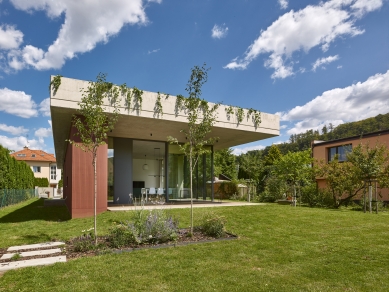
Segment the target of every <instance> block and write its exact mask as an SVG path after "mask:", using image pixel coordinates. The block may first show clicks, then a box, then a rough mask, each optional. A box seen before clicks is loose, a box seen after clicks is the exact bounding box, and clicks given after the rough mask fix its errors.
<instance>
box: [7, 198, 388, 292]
mask: <svg viewBox="0 0 389 292" xmlns="http://www.w3.org/2000/svg"><path fill="white" fill-rule="evenodd" d="M42 205H43V203H42V201H41V200H30V201H28V202H25V203H22V204H18V205H17V206H11V207H7V208H5V209H1V210H0V248H4V247H8V246H11V245H16V244H27V243H37V242H42V241H47V240H51V239H54V238H55V239H62V240H67V239H69V238H71V237H74V236H78V235H80V234H81V230H83V229H87V228H90V227H92V226H93V218H87V219H72V220H69V218H68V217H67V216H68V215H67V212H66V209H63V208H61V207H50V208H43V207H42ZM207 210H208V209H206V208H204V209H202V208H200V209H195V216H197V217H199V215H200V213H203V212H207ZM213 211H214V212H215V213H216V214H218V215H220V216H225V218H226V219H227V224H226V226H227V230H228V231H230V232H233V233H236V234H238V235H239V236H240V238H239V239H238V240H233V241H221V242H213V243H205V244H197V245H189V246H180V247H175V248H167V249H157V250H153V249H148V250H140V251H135V252H131V253H123V254H106V255H101V256H96V257H90V258H82V259H78V260H73V261H69V262H67V263H58V264H55V265H53V266H48V267H38V268H37V267H34V268H25V269H20V270H13V271H9V272H7V273H5V274H4V275H3V276H2V277H1V278H0V291H53V290H54V291H91V290H93V291H389V281H388V280H387V277H386V276H387V269H388V264H389V234H388V223H389V214H388V213H386V212H384V213H380V214H378V215H376V214H363V213H362V212H357V211H352V210H346V209H341V210H326V209H310V208H303V207H301V208H299V207H298V208H292V207H290V206H281V205H273V204H269V205H266V206H244V207H226V208H214V209H213ZM171 213H173V214H174V215H175V216H177V217H178V218H179V219H180V223H181V224H180V225H181V227H187V226H188V224H189V209H173V210H171ZM35 217H36V219H35ZM129 217H130V213H129V212H105V213H103V214H101V215H99V216H98V225H97V226H98V232H99V234H104V233H106V232H107V231H108V228H109V227H110V226H111V225H112V224H113V222H119V221H122V220H126V219H129Z"/></svg>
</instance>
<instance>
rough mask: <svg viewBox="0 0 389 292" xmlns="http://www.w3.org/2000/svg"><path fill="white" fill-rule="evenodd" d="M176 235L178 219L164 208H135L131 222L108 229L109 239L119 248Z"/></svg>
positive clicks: (171, 239) (164, 240) (162, 239)
mask: <svg viewBox="0 0 389 292" xmlns="http://www.w3.org/2000/svg"><path fill="white" fill-rule="evenodd" d="M177 237H178V221H177V220H175V219H174V218H173V217H172V216H171V215H169V214H167V212H166V211H165V210H157V209H155V210H150V211H148V210H143V209H141V210H137V211H135V214H134V216H133V220H132V222H126V223H120V224H118V225H116V226H114V227H113V228H111V229H110V234H109V241H110V244H111V245H112V246H113V247H116V248H120V247H122V246H126V245H131V244H144V243H164V242H168V241H174V240H176V239H177Z"/></svg>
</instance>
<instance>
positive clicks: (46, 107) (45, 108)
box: [39, 97, 51, 117]
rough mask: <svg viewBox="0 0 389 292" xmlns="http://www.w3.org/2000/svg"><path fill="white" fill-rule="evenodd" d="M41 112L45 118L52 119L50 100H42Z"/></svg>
mask: <svg viewBox="0 0 389 292" xmlns="http://www.w3.org/2000/svg"><path fill="white" fill-rule="evenodd" d="M39 111H40V112H41V114H42V115H43V116H45V117H50V116H51V112H50V98H49V97H48V98H45V99H44V100H42V102H41V103H40V104H39Z"/></svg>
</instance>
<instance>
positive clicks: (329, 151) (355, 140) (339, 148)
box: [312, 130, 389, 201]
mask: <svg viewBox="0 0 389 292" xmlns="http://www.w3.org/2000/svg"><path fill="white" fill-rule="evenodd" d="M359 144H362V145H366V144H368V145H369V146H370V147H374V146H376V145H385V146H386V147H387V148H388V149H389V130H384V131H378V132H373V133H367V134H363V135H360V136H353V137H348V138H343V139H337V140H331V141H313V142H312V157H313V158H315V159H316V160H318V161H320V160H322V161H326V162H330V161H331V160H333V159H334V158H335V155H338V160H339V161H347V155H346V154H347V153H348V152H349V151H351V150H352V149H353V148H354V147H356V146H358V145H359ZM316 182H317V186H318V187H319V188H325V187H326V180H325V179H324V178H320V177H318V178H316ZM380 191H381V196H382V198H381V200H383V201H389V190H388V189H382V190H380Z"/></svg>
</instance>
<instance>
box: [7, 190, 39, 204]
mask: <svg viewBox="0 0 389 292" xmlns="http://www.w3.org/2000/svg"><path fill="white" fill-rule="evenodd" d="M37 196H38V194H37V192H36V191H35V189H28V190H0V208H3V207H6V206H9V205H14V204H17V203H20V202H23V201H26V200H28V199H31V198H34V197H37Z"/></svg>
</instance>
